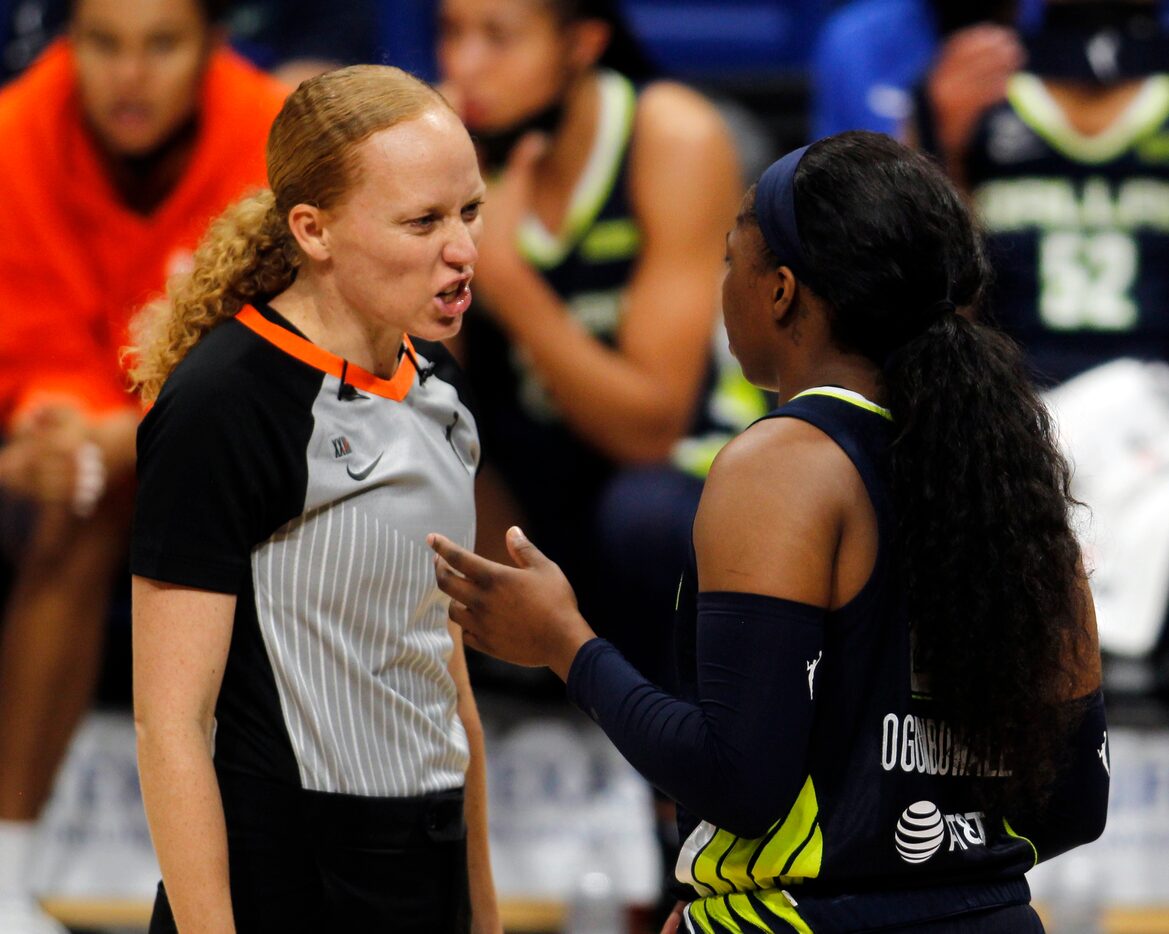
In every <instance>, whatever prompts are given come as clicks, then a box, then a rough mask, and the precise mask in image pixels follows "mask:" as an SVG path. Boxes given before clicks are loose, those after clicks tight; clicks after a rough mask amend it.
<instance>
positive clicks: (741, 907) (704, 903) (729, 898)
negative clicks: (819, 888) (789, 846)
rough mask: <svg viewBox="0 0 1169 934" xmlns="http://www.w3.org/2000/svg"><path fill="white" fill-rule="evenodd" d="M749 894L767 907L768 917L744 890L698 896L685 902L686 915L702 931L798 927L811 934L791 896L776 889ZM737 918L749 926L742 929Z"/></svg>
mask: <svg viewBox="0 0 1169 934" xmlns="http://www.w3.org/2000/svg"><path fill="white" fill-rule="evenodd" d="M752 896H753V897H754V898H755V899H756V900H758V901H759V902H761V903H762V904H763V906H764V907H765V908H766V909H767V915H768V917H766V918H765V917H763V916H761V915H760V914H759V912H757V911H756V910H755V907H754V905H752V903H751V900H750V898H748V897H747V896H746V895H745V894H742V893H735V894H732V895H716V896H713V897H710V898H700V899H698V900H697V901H693V902H691V903H690V904H689V905H687V906H686V916H687V918H688V919H689V921H690V922H691V927H693V928H694V929H696V930H699V931H702V932H704V934H754V932H755V931H763V932H766V934H779V932H790V931H798V932H799V934H813V931H812V929H811V928H810V927H808V922H806V921H805V920H804V919H803V918H801V917H800V915H799V912H797V911H796V909H795V907H794V906H793V905H792V903H791V900H790V899H789V898H788V897H787V895H785V894H784V893H783V892H781V891H779V890H778V889H771V890H770V891H767V892H753V893H752ZM740 920H742V921H745V922H746V923H747V924H749V925H750V927H748V928H746V929H744V927H743V925H742V924H740V923H739V922H740Z"/></svg>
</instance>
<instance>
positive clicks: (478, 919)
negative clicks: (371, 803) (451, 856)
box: [447, 620, 503, 934]
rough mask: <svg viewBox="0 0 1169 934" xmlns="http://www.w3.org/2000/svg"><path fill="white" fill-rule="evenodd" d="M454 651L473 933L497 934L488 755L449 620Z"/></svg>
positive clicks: (456, 632) (459, 636)
mask: <svg viewBox="0 0 1169 934" xmlns="http://www.w3.org/2000/svg"><path fill="white" fill-rule="evenodd" d="M447 626H448V627H449V628H450V633H451V639H452V640H453V641H454V649H453V650H452V651H451V660H450V665H449V669H450V673H451V677H452V678H454V680H455V687H456V688H457V689H458V692H459V719H460V720H461V721H462V723H463V729H464V730H466V732H467V744H468V745H469V747H470V750H471V761H470V763H469V764H468V766H467V778H466V784H465V788H464V792H463V800H464V807H465V810H466V818H467V873H468V877H469V881H470V886H471V919H472V920H471V930H472V932H473V934H498V932H500V931H502V930H503V928H502V926H501V924H500V920H499V906H498V904H497V903H496V900H495V880H494V879H493V878H492V876H491V854H490V850H489V848H488V840H487V753H486V747H485V746H484V744H483V726H482V724H481V723H480V721H479V708H478V706H476V704H475V696H474V694H472V693H471V679H470V677H469V676H468V675H467V659H466V656H465V655H464V654H463V630H462V629H460V628H459V627H458V626H457V625H456V624H454V623H452V622H450V621H449V620H448V621H447Z"/></svg>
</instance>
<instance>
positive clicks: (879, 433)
mask: <svg viewBox="0 0 1169 934" xmlns="http://www.w3.org/2000/svg"><path fill="white" fill-rule="evenodd" d="M768 417H775V418H798V419H800V420H802V421H805V422H808V423H810V424H812V425H814V426H816V427H817V428H819V429H820V430H821V431H823V432H824V433H825V434H827V435H828V436H829V437H830V438H832V440H833V441H835V442H836V443H837V444H838V445H839V446H840V447H841V448H842V449H843V450H844V452H845V453H846V454H847V455H848V457H849V459H850V460H851V461H852V463H853V465H854V466H855V467H856V470H857V472H858V473H859V475H860V477H861V479H862V480H863V482H864V484H865V489H866V490H867V491H868V494H869V497H870V500H871V501H872V504H873V507H874V510H875V511H876V515H877V528H878V536H879V538H878V548H877V559H876V564H875V566H874V568H873V573H872V575H871V577H870V578H869V580H868V581H867V582H866V584H865V586H864V587H863V588H862V589H861V591H860V593H859V594H857V596H856V597H855V598H854V599H853V600H851V601H850V602H849V603H848V604H847V605H845V606H843V607H841V608H840V609H837V610H834V611H831V612H829V613H828V614H827V617H826V618H825V621H824V624H823V650H822V652H821V653H820V655H819V657H818V658H817V659H814V660H813V661H811V662H809V663H807V665H806V667H807V676H808V691H809V694H810V696H811V697H812V699H813V713H812V717H813V722H812V729H811V734H810V741H809V748H808V752H807V760H806V762H807V765H806V769H807V771H806V775H807V777H806V780H805V781H804V783H803V787H802V790H801V791H800V792H799V794H798V796H797V797H796V800H795V801H794V802H793V803H792V805H791V807H790V809H789V810H788V812H787V813H786V814H783V815H780V816H779V819H777V820H776V821H775V823H774V824H772V826H771V827H770V828H769V829H768V830H767V832H766V833H765V834H763V835H762V836H760V837H758V838H756V839H744V838H741V837H737V836H735V835H734V834H732V833H730V832H728V831H726V830H723V829H720V828H719V827H716V826H714V825H712V824H711V823H709V822H699V821H697V820H696V819H695V818H693V817H691V816H689V815H687V814H684V813H680V815H679V826H680V830H681V837H682V839H683V840H684V841H685V842H684V844H683V846H682V850H681V853H680V855H679V858H678V864H677V870H676V875H677V878H678V880H679V881H680V882H682V883H684V884H685V885H687V886H688V887H689V888H690V889H692V892H693V895H692V896H691V897H695V896H696V898H695V900H694V901H693V902H691V904H690V906H689V907H688V909H687V923H688V925H689V929H690V930H691V931H695V932H697V931H702V932H705V934H726V932H735V931H754V930H762V931H775V932H780V931H789V930H796V931H802V932H820V931H825V932H829V931H865V930H875V929H882V930H884V929H890V930H894V929H897V930H899V929H900V926H902V925H908V924H910V923H913V922H919V921H924V920H928V919H931V918H940V917H944V916H947V915H951V914H956V913H960V912H966V911H974V910H979V909H983V908H994V907H1000V906H1009V905H1015V904H1025V903H1026V902H1027V901H1028V900H1029V897H1030V896H1029V890H1028V887H1027V883H1026V881H1025V880H1024V879H1023V873H1024V872H1025V871H1026V870H1027V869H1029V868H1030V867H1031V866H1032V865H1033V864H1034V861H1035V853H1034V850H1033V848H1032V846H1031V845H1030V843H1029V842H1028V841H1027V840H1025V839H1023V838H1022V837H1018V836H1015V835H1013V834H1012V833H1011V830H1010V828H1009V826H1008V824H1007V823H1006V822H1005V821H1003V820H1002V819H1001V818H998V819H996V818H995V817H993V816H990V815H987V814H985V813H983V812H982V811H981V810H980V809H979V807H978V805H977V804H976V803H975V799H974V794H973V789H972V779H974V778H975V777H979V776H995V775H999V774H1004V770H1005V766H1004V764H1003V763H1002V762H1001V761H1000V758H999V755H998V754H997V753H996V751H995V750H994V749H970V748H967V746H966V745H965V744H964V743H963V742H962V739H961V737H960V735H958V733H957V732H956V731H955V730H954V729H953V728H952V727H951V726H950V725H949V724H948V723H946V722H945V721H944V720H943V719H941V718H940V717H939V716H938V714H937V712H936V711H935V710H934V708H933V705H932V702H931V699H930V696H929V692H928V685H926V684H923V683H921V682H920V679H919V678H918V677H917V676H915V673H914V671H913V666H912V662H911V644H910V633H909V626H908V624H907V621H906V617H905V614H904V611H903V609H902V604H901V600H900V594H899V592H898V587H897V581H896V577H895V573H894V567H893V535H894V522H895V516H894V511H893V504H892V502H891V499H890V494H889V491H888V485H887V481H886V470H887V456H888V451H889V447H890V444H891V442H892V440H893V437H894V428H893V424H892V418H891V415H890V413H889V412H888V410H886V409H883V408H881V407H879V406H877V405H875V404H873V403H871V402H869V401H868V400H866V399H865V398H863V397H862V396H859V395H857V394H856V393H852V392H849V391H847V390H842V389H837V388H833V387H822V388H818V389H812V390H808V391H807V392H805V393H801V394H800V395H798V396H796V397H795V398H794V399H793V400H792V401H791V402H789V403H787V404H786V405H784V406H781V407H780V408H779V409H777V410H775V411H774V412H772V413H771V414H770V415H769V416H768ZM696 604H697V574H696V571H695V568H694V566H693V562H692V563H691V566H690V567H689V568H688V569H687V572H686V573H685V575H684V576H683V581H682V586H681V589H680V591H679V600H678V617H677V619H678V633H677V645H678V651H679V674H680V678H681V682H682V686H683V696H684V698H685V699H688V700H692V701H695V700H696V699H697V681H696V656H695V645H696V624H697V608H696ZM759 715H760V716H774V717H782V716H784V712H783V711H782V710H775V711H760V712H759Z"/></svg>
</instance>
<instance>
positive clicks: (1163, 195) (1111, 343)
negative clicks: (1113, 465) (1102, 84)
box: [966, 73, 1169, 381]
mask: <svg viewBox="0 0 1169 934" xmlns="http://www.w3.org/2000/svg"><path fill="white" fill-rule="evenodd" d="M966 173H967V179H968V181H969V185H970V188H971V191H972V193H973V197H974V202H975V204H976V206H977V209H978V213H979V215H980V217H981V220H982V223H983V224H984V225H985V227H986V230H987V233H988V239H989V247H990V254H991V260H992V263H993V265H994V269H995V274H996V280H997V282H996V285H995V288H994V292H993V295H992V300H991V302H990V310H991V312H992V315H993V316H994V317H995V318H996V319H997V323H998V324H1000V325H1001V326H1002V327H1003V328H1004V329H1005V330H1006V331H1007V332H1008V333H1010V334H1011V335H1012V336H1014V337H1015V338H1016V339H1018V340H1019V341H1020V342H1021V343H1022V344H1023V346H1024V347H1025V348H1026V350H1027V352H1028V353H1029V354H1030V357H1031V360H1032V363H1033V365H1034V367H1035V369H1036V371H1037V373H1038V375H1039V376H1040V377H1041V378H1043V379H1045V380H1050V381H1062V380H1065V379H1068V378H1069V377H1071V376H1074V375H1076V374H1077V373H1080V372H1082V371H1083V370H1086V369H1088V368H1090V367H1092V366H1095V365H1097V364H1099V363H1103V362H1106V361H1108V360H1112V359H1115V358H1117V357H1122V356H1132V357H1141V358H1155V359H1169V75H1156V76H1153V77H1150V78H1148V79H1146V81H1145V82H1144V85H1143V87H1142V88H1141V90H1140V91H1139V92H1138V94H1137V96H1136V98H1135V99H1134V100H1133V101H1132V103H1131V105H1130V106H1129V107H1128V109H1127V110H1126V111H1125V112H1124V113H1123V114H1122V115H1121V116H1120V117H1119V118H1118V119H1117V120H1116V122H1115V123H1114V124H1113V126H1112V127H1111V128H1109V129H1108V130H1106V131H1105V132H1103V133H1100V134H1098V135H1096V136H1092V137H1085V136H1083V135H1081V134H1080V133H1078V132H1077V131H1076V130H1075V129H1073V128H1072V127H1071V126H1070V125H1069V124H1068V122H1067V119H1066V117H1065V116H1064V114H1063V112H1062V110H1061V109H1060V107H1059V106H1058V105H1057V103H1056V101H1055V100H1054V99H1053V98H1052V96H1051V95H1050V94H1049V92H1048V91H1047V89H1046V88H1045V86H1044V84H1043V82H1042V81H1041V80H1040V79H1039V78H1037V77H1035V76H1034V75H1030V74H1026V73H1023V74H1017V75H1015V76H1014V77H1013V78H1012V79H1011V81H1010V85H1009V91H1008V96H1007V99H1006V100H1005V101H1004V102H1002V103H1001V104H999V105H997V106H995V107H993V108H991V109H990V110H989V111H988V112H987V113H986V114H985V115H984V116H983V117H982V119H981V121H980V122H979V124H978V126H977V128H976V130H975V133H974V136H973V139H972V143H971V146H970V150H969V155H968V157H967V163H966Z"/></svg>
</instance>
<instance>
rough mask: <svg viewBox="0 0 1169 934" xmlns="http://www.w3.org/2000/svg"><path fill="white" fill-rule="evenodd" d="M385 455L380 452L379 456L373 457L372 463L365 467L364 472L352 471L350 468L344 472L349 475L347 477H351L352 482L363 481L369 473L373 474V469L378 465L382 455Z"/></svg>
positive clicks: (383, 452)
mask: <svg viewBox="0 0 1169 934" xmlns="http://www.w3.org/2000/svg"><path fill="white" fill-rule="evenodd" d="M385 453H386V452H385V451H382V453H381V454H379V455H378V456H377V457H375V458H374V459H373V463H372V464H370V465H369V466H368V467H366V468H365V470H354V469H353V468H352V467H346V468H345V472H346V473H347V474H349V476H350V477H352V478H353V479H354V480H364V479H365V478H366V477H368V476H369V475H370V474H371V473H373V469H374V468H375V467H376V466H377V465H378V462H379V461H380V460H381V459H382V454H385Z"/></svg>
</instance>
